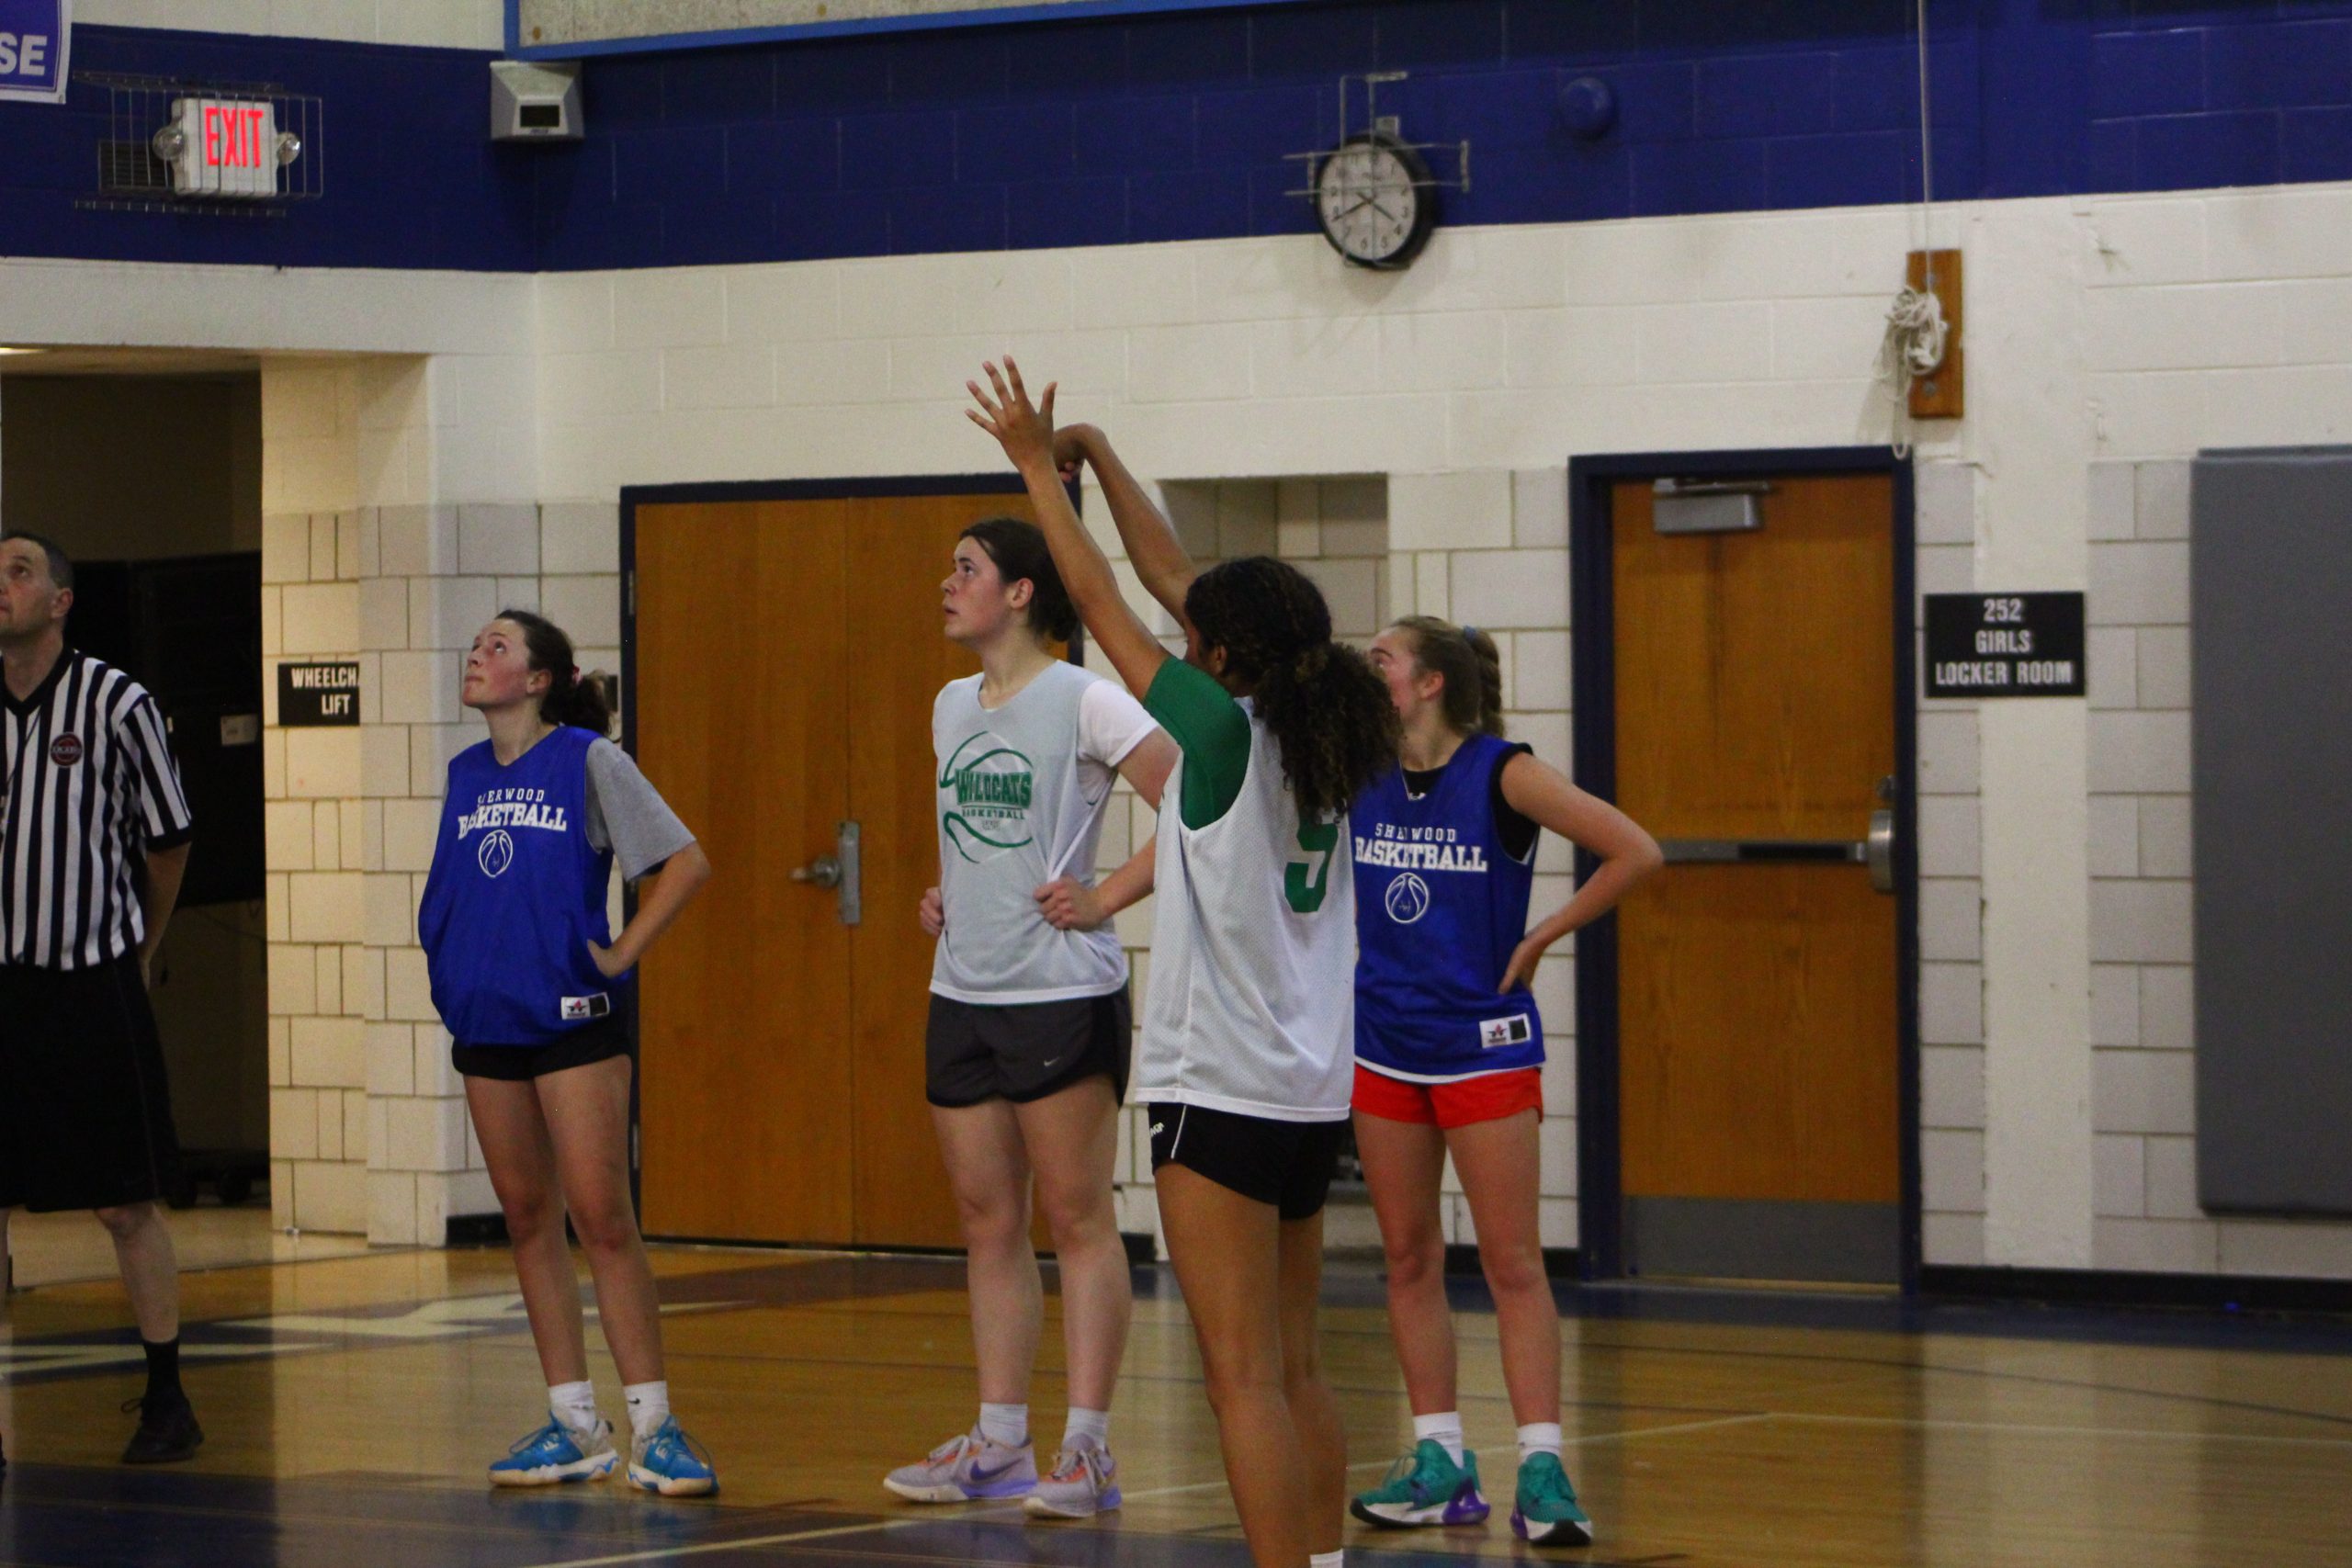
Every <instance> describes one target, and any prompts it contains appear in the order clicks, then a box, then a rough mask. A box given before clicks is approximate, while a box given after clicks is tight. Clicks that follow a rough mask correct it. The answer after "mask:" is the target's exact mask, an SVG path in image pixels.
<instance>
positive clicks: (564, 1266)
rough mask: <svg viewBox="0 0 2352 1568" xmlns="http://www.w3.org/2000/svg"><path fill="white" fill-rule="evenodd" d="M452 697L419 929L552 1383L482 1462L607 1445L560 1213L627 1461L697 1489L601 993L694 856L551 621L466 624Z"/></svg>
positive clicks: (514, 1463) (676, 903)
mask: <svg viewBox="0 0 2352 1568" xmlns="http://www.w3.org/2000/svg"><path fill="white" fill-rule="evenodd" d="M460 695H461V700H462V701H463V702H464V703H465V705H466V706H468V707H469V708H472V709H474V710H475V711H476V712H478V713H480V714H481V716H482V717H483V718H485V719H486V720H488V721H489V724H490V739H487V740H484V741H482V742H481V744H479V745H476V746H473V747H470V748H469V749H468V750H464V751H460V752H459V753H458V755H457V757H456V758H455V759H454V760H453V761H451V762H450V763H449V788H448V795H447V800H446V801H445V802H444V804H443V806H442V812H441V831H440V836H439V838H438V839H437V840H435V844H434V847H433V871H432V874H431V875H429V876H428V877H427V878H426V879H425V885H424V903H423V906H422V908H420V910H419V912H418V916H417V929H418V933H419V935H420V936H421V937H422V938H423V939H424V962H425V970H426V974H427V976H428V977H429V978H430V979H431V981H432V985H433V1005H434V1007H435V1008H436V1009H437V1010H439V1011H440V1014H441V1021H442V1023H443V1024H444V1025H445V1026H447V1029H448V1031H449V1033H450V1035H451V1037H452V1039H453V1040H454V1042H455V1043H454V1044H453V1045H452V1046H451V1048H450V1059H451V1062H452V1064H453V1065H454V1066H456V1067H457V1069H458V1072H459V1073H460V1074H462V1075H464V1077H465V1080H466V1105H467V1108H468V1109H469V1110H470V1111H472V1113H473V1121H474V1132H475V1134H476V1135H477V1136H478V1137H479V1138H480V1139H481V1152H482V1159H483V1161H484V1163H485V1164H487V1165H488V1166H489V1167H490V1184H491V1186H492V1188H493V1189H494V1190H496V1191H497V1193H498V1201H499V1206H500V1207H501V1208H502V1209H503V1210H504V1211H505V1213H506V1234H507V1236H508V1238H509V1239H510V1240H511V1241H512V1242H513V1244H514V1247H515V1273H516V1275H517V1276H518V1277H519V1278H520V1280H521V1282H522V1287H523V1306H524V1310H525V1311H526V1313H527V1314H529V1316H530V1320H531V1337H532V1339H533V1341H534V1342H535V1343H536V1344H537V1347H538V1352H539V1367H540V1370H541V1371H544V1372H545V1373H546V1374H547V1381H548V1421H547V1425H545V1426H543V1427H539V1428H538V1429H537V1431H534V1432H532V1433H530V1434H529V1435H527V1436H526V1437H525V1438H522V1439H521V1440H519V1441H518V1442H516V1443H515V1446H514V1447H513V1449H512V1450H509V1451H508V1453H507V1455H506V1457H505V1458H503V1459H502V1460H500V1461H497V1462H496V1463H494V1464H492V1466H491V1467H490V1478H491V1480H492V1483H495V1484H497V1485H501V1486H546V1485H551V1484H553V1483H557V1482H563V1481H588V1480H598V1479H601V1478H603V1477H604V1476H606V1475H609V1474H611V1473H612V1472H613V1471H614V1470H615V1469H616V1468H617V1467H618V1466H619V1464H620V1455H619V1454H618V1453H616V1451H615V1450H614V1448H613V1443H612V1434H613V1429H612V1427H611V1426H610V1425H609V1424H608V1423H606V1422H605V1421H604V1420H602V1419H601V1418H599V1417H598V1416H597V1414H596V1391H595V1388H594V1385H593V1384H592V1383H590V1382H589V1381H588V1351H587V1345H586V1333H585V1330H584V1328H583V1327H582V1322H581V1312H580V1282H579V1280H578V1278H577V1277H576V1276H575V1275H574V1274H573V1273H572V1270H571V1249H570V1247H568V1246H567V1245H566V1243H565V1240H564V1217H565V1215H566V1214H567V1213H569V1214H570V1216H571V1224H572V1228H573V1229H574V1230H576V1231H577V1232H578V1233H579V1235H580V1246H581V1249H582V1251H584V1252H585V1253H587V1255H588V1269H589V1272H590V1273H591V1274H593V1275H594V1277H595V1281H596V1307H597V1323H598V1326H599V1327H601V1328H602V1329H603V1330H604V1334H605V1344H606V1345H607V1346H609V1347H610V1348H611V1349H612V1352H613V1359H614V1360H615V1361H616V1362H617V1363H619V1366H620V1374H621V1382H622V1384H623V1389H622V1393H624V1395H625V1396H626V1397H627V1399H628V1416H629V1425H630V1427H631V1430H632V1433H633V1438H632V1441H631V1443H630V1445H629V1459H628V1478H629V1480H631V1481H633V1482H635V1483H637V1484H638V1485H639V1486H641V1487H643V1488H645V1489H646V1490H647V1491H649V1492H658V1493H660V1494H662V1495H663V1496H665V1497H686V1496H696V1495H702V1494H704V1493H708V1492H715V1491H717V1490H718V1477H717V1476H716V1475H714V1474H713V1473H712V1472H711V1468H710V1464H709V1462H708V1461H707V1460H706V1459H704V1458H703V1457H702V1456H701V1455H699V1454H697V1453H696V1452H695V1450H694V1448H693V1446H692V1445H690V1444H689V1443H688V1442H687V1440H686V1437H685V1434H684V1432H682V1431H680V1430H679V1428H678V1423H677V1422H676V1420H675V1419H673V1417H672V1416H671V1415H670V1384H669V1382H668V1381H667V1374H666V1373H665V1372H664V1371H663V1370H662V1317H661V1312H662V1306H661V1300H660V1297H659V1296H658V1295H657V1294H656V1292H655V1290H654V1285H653V1269H652V1268H651V1266H650V1264H649V1263H648V1262H647V1261H646V1258H645V1243H644V1242H643V1240H642V1239H640V1237H639V1235H638V1229H637V1212H636V1210H635V1208H634V1207H633V1206H632V1204H631V1202H630V1200H629V1183H628V1091H629V1080H630V1077H631V1076H632V1075H633V1074H634V1072H635V1070H636V1064H635V1063H634V1062H633V1061H632V1060H631V1059H630V1056H629V1039H628V1032H627V1030H626V1029H625V1028H624V1027H623V1025H622V1021H621V1020H622V1009H621V1007H620V1005H619V1003H620V1001H621V999H622V998H623V996H624V994H625V987H627V986H628V984H629V981H630V976H631V972H632V971H633V970H634V969H635V968H636V967H637V962H638V960H639V958H641V957H643V956H644V954H645V950H646V949H647V948H649V947H650V946H652V945H653V942H654V939H655V938H657V937H659V936H660V935H661V934H662V931H664V930H666V929H667V928H668V926H669V924H670V922H671V921H672V920H673V919H676V918H677V915H678V911H679V910H681V909H683V908H685V906H686V901H687V900H688V899H690V898H692V897H694V896H695V893H696V892H698V891H700V889H701V887H702V885H703V884H704V883H705V882H707V880H709V877H710V862H709V861H708V860H707V858H706V857H705V856H704V854H703V852H702V848H701V846H700V845H698V844H696V843H695V836H694V835H693V834H692V833H690V832H688V831H687V830H686V828H685V826H684V824H683V823H681V822H680V821H679V820H678V818H677V817H676V816H675V815H674V814H673V813H672V811H671V810H670V807H668V806H667V805H666V804H664V803H663V801H662V797H661V795H658V794H656V793H655V791H654V788H653V786H652V785H651V784H648V783H647V782H646V780H645V775H644V774H642V773H639V772H638V771H637V764H636V763H635V762H634V761H630V759H629V756H628V752H626V751H623V750H621V749H620V748H619V747H617V746H616V745H614V744H613V743H612V741H610V740H609V739H605V735H606V732H607V731H609V730H610V729H611V728H612V722H613V716H612V713H611V710H610V709H608V708H607V707H606V706H605V696H604V693H603V692H602V691H601V690H600V689H599V688H598V687H597V685H596V683H595V682H594V681H593V680H590V679H586V678H583V677H582V675H581V673H580V670H579V667H578V666H577V665H575V664H574V663H573V662H572V655H571V638H570V637H566V636H565V635H564V634H563V632H562V630H561V629H560V628H559V627H558V626H554V625H553V624H551V623H550V622H548V621H546V620H544V619H542V618H541V617H539V616H537V615H532V614H530V613H529V612H527V611H524V610H509V611H507V612H505V613H504V614H503V615H500V616H499V617H498V618H497V619H496V620H494V621H492V622H491V623H490V624H489V625H488V626H484V627H482V629H481V632H479V633H478V634H476V636H475V637H474V644H473V649H472V650H471V651H470V652H469V653H468V654H467V655H466V663H465V676H464V685H463V688H462V691H461V694H460ZM616 858H617V859H618V861H619V862H620V867H621V874H622V876H624V877H625V878H627V879H628V880H629V881H632V882H634V881H637V880H638V879H639V878H642V877H650V878H651V880H650V882H647V883H646V885H645V886H644V889H643V891H642V894H641V896H640V897H639V900H638V907H637V916H636V918H635V919H632V920H630V921H629V922H628V928H627V929H626V930H624V931H622V932H621V933H620V935H619V936H618V937H617V938H616V937H615V936H614V935H613V934H612V929H611V927H610V925H609V924H608V923H607V922H606V919H605V893H606V889H607V888H608V887H609V886H610V885H611V882H612V874H613V863H614V861H615V860H616Z"/></svg>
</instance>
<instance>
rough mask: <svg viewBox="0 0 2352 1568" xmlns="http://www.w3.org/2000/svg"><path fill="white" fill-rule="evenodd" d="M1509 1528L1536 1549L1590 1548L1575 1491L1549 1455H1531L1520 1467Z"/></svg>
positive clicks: (1589, 1536)
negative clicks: (1536, 1547) (1550, 1547)
mask: <svg viewBox="0 0 2352 1568" xmlns="http://www.w3.org/2000/svg"><path fill="white" fill-rule="evenodd" d="M1510 1528H1511V1531H1512V1533H1513V1534H1515V1535H1517V1536H1518V1537H1519V1539H1520V1540H1524V1541H1530V1542H1532V1543H1534V1544H1536V1545H1539V1546H1590V1545H1591V1544H1592V1521H1591V1520H1590V1519H1589V1518H1587V1517H1585V1511H1584V1510H1583V1509H1582V1508H1581V1507H1578V1506H1577V1489H1576V1488H1575V1487H1573V1486H1571V1485H1569V1484H1568V1472H1566V1471H1565V1470H1563V1469H1561V1468H1560V1461H1559V1460H1558V1458H1557V1457H1556V1456H1555V1455H1552V1454H1530V1455H1528V1456H1527V1459H1526V1461H1524V1462H1522V1463H1521V1465H1520V1467H1519V1497H1518V1499H1517V1503H1516V1506H1513V1507H1512V1509H1511V1511H1510Z"/></svg>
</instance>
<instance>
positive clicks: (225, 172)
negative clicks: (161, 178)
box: [172, 98, 278, 197]
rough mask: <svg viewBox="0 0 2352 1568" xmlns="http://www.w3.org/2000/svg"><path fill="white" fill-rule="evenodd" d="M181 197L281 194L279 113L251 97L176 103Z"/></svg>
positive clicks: (175, 171)
mask: <svg viewBox="0 0 2352 1568" xmlns="http://www.w3.org/2000/svg"><path fill="white" fill-rule="evenodd" d="M172 124H173V126H174V127H175V129H176V130H178V132H179V136H178V138H177V139H176V142H177V146H178V149H179V152H178V155H177V156H176V157H175V158H173V160H172V190H173V193H174V194H175V195H178V196H240V197H274V196H276V195H277V169H278V162H277V106H276V105H274V104H270V103H267V102H255V101H254V100H253V99H251V98H174V99H173V100H172Z"/></svg>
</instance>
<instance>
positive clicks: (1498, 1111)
mask: <svg viewBox="0 0 2352 1568" xmlns="http://www.w3.org/2000/svg"><path fill="white" fill-rule="evenodd" d="M1354 1103H1355V1108H1356V1109H1357V1110H1358V1111H1363V1113H1364V1114H1365V1115H1367V1116H1377V1117H1379V1118H1380V1119H1381V1120H1383V1121H1385V1122H1423V1123H1428V1122H1435V1123H1436V1124H1437V1125H1439V1126H1441V1127H1466V1126H1468V1125H1469V1124H1470V1123H1472V1122H1499V1121H1501V1120H1502V1119H1503V1118H1504V1117H1506V1116H1516V1115H1518V1114H1519V1113H1520V1112H1521V1111H1534V1112H1535V1119H1536V1120H1537V1121H1539V1122H1540V1121H1542V1120H1543V1119H1544V1069H1543V1068H1541V1067H1519V1068H1515V1069H1514V1070H1512V1071H1510V1072H1507V1073H1481V1074H1479V1075H1478V1076H1477V1077H1475V1078H1457V1079H1455V1080H1454V1081H1453V1082H1452V1083H1414V1082H1412V1081H1410V1080H1409V1079H1406V1078H1392V1077H1389V1076H1388V1075H1387V1074H1385V1073H1375V1072H1374V1071H1373V1070H1372V1069H1371V1068H1370V1067H1367V1066H1364V1065H1363V1063H1361V1062H1359V1063H1357V1064H1356V1092H1355V1101H1354Z"/></svg>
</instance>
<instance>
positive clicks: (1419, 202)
mask: <svg viewBox="0 0 2352 1568" xmlns="http://www.w3.org/2000/svg"><path fill="white" fill-rule="evenodd" d="M1363 146H1371V147H1378V148H1380V149H1381V150H1382V151H1383V152H1387V153H1389V154H1390V155H1391V156H1393V157H1394V158H1395V159H1396V160H1397V163H1399V164H1403V165H1404V168H1405V173H1406V174H1407V175H1409V176H1410V177H1411V179H1412V182H1413V193H1414V197H1415V201H1416V206H1415V208H1414V211H1413V227H1412V230H1411V231H1410V232H1408V234H1407V235H1406V236H1405V243H1403V244H1401V245H1399V246H1397V249H1396V250H1395V251H1394V252H1392V253H1390V254H1388V255H1385V256H1383V257H1382V258H1381V259H1380V260H1378V261H1366V260H1365V259H1364V258H1363V257H1362V256H1358V255H1351V254H1349V252H1348V250H1347V247H1345V246H1344V245H1342V244H1340V242H1339V238H1338V236H1336V235H1334V234H1333V233H1332V232H1331V226H1330V224H1329V223H1328V222H1326V221H1325V220H1324V218H1323V170H1324V169H1325V168H1328V167H1329V166H1330V162H1331V160H1332V159H1334V158H1337V157H1339V156H1340V154H1341V153H1343V152H1347V151H1348V150H1349V149H1351V148H1354V147H1363ZM1437 193H1438V183H1437V179H1436V177H1435V176H1434V175H1431V174H1430V166H1429V163H1428V161H1427V160H1426V159H1424V158H1423V157H1422V156H1421V155H1420V153H1419V151H1417V150H1416V149H1415V148H1414V146H1413V144H1412V143H1411V142H1409V141H1405V140H1404V139H1403V138H1401V137H1397V136H1394V135H1391V134H1390V133H1389V132H1387V131H1385V130H1360V131H1358V132H1356V133H1355V134H1354V135H1353V136H1351V137H1349V138H1348V139H1347V140H1345V141H1341V142H1340V144H1339V145H1338V146H1337V147H1334V148H1332V149H1331V151H1330V152H1327V153H1325V154H1324V157H1323V163H1322V164H1321V165H1320V166H1318V167H1317V170H1316V172H1315V186H1314V188H1313V189H1312V190H1311V191H1310V192H1308V194H1307V198H1306V199H1307V202H1308V205H1310V206H1311V207H1313V208H1314V209H1315V230H1316V232H1317V233H1319V234H1321V235H1322V236H1323V243H1325V244H1327V245H1329V246H1330V247H1331V248H1332V249H1333V250H1335V251H1337V252H1339V253H1340V260H1342V261H1344V262H1346V263H1347V264H1348V265H1350V266H1360V267H1364V268H1366V269H1368V270H1370V271H1373V272H1402V271H1404V270H1405V268H1407V267H1408V266H1410V265H1413V258H1415V257H1416V256H1418V255H1419V254H1421V248H1422V247H1423V246H1424V245H1427V244H1428V243H1430V232H1431V231H1434V230H1435V229H1436V228H1437Z"/></svg>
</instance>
